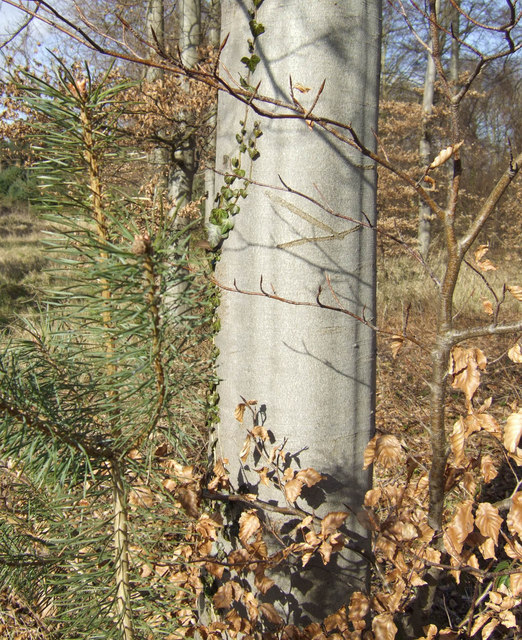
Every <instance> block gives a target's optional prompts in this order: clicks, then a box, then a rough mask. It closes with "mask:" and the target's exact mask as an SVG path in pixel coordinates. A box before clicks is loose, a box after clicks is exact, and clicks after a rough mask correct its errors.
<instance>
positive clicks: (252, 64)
mask: <svg viewBox="0 0 522 640" xmlns="http://www.w3.org/2000/svg"><path fill="white" fill-rule="evenodd" d="M241 62H242V63H243V64H244V65H245V66H246V67H247V68H248V69H249V71H251V72H252V73H254V71H255V70H256V67H257V65H258V64H259V63H260V62H261V58H260V57H259V56H258V55H256V54H255V53H253V54H252V55H251V56H250V58H249V57H248V56H243V57H242V58H241Z"/></svg>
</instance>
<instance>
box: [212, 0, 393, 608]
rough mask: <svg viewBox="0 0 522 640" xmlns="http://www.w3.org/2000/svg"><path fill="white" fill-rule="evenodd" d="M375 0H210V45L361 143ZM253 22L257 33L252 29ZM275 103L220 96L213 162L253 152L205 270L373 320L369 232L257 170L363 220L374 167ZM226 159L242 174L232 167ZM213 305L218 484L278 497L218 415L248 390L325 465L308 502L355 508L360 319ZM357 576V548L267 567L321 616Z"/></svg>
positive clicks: (297, 447)
mask: <svg viewBox="0 0 522 640" xmlns="http://www.w3.org/2000/svg"><path fill="white" fill-rule="evenodd" d="M259 5H260V6H259ZM257 6H259V8H258V9H257V10H256V9H255V7H257ZM380 12H381V3H380V2H379V1H378V0H377V1H375V2H367V3H361V2H359V1H358V0H355V1H347V2H344V3H342V5H340V4H339V3H330V2H323V1H318V0H315V1H313V2H308V3H306V4H303V3H302V2H299V1H298V0H286V1H285V2H267V3H262V4H261V3H259V2H254V3H253V4H251V3H250V2H243V1H240V0H225V1H223V2H222V27H221V28H222V31H221V39H222V40H223V39H224V38H225V37H227V36H228V41H227V44H226V46H225V48H224V50H223V53H222V57H221V61H222V64H223V69H224V70H226V71H224V72H223V73H224V75H225V76H226V78H227V80H228V81H229V82H230V83H231V84H235V83H241V84H242V85H243V86H245V85H249V86H255V87H258V86H259V91H260V92H261V93H262V94H264V95H271V96H274V97H275V98H283V99H286V100H291V95H293V97H294V101H295V104H297V103H300V104H302V105H303V109H304V110H312V109H314V113H320V114H322V115H325V116H328V117H330V118H334V119H338V120H340V121H343V122H351V123H352V124H353V127H354V129H355V130H357V132H358V133H359V135H360V136H361V139H362V140H363V141H364V144H366V145H368V147H370V148H372V147H373V146H374V132H375V129H376V120H377V103H378V86H379V56H380V50H379V44H380V42H379V40H380ZM263 28H264V29H265V30H266V33H264V34H263V35H261V33H262V30H263ZM257 36H259V37H257ZM248 40H250V41H251V44H250V51H249V44H248ZM253 40H255V43H254V42H253ZM247 53H248V54H249V55H246V54H247ZM242 58H243V61H242V62H241V59H242ZM258 59H259V63H258V64H257V60H258ZM227 72H228V74H227ZM325 80H326V82H325V84H324V90H323V91H322V93H321V95H320V97H319V100H318V101H317V104H316V105H315V98H314V97H315V96H316V95H317V94H318V92H319V90H320V87H321V86H322V83H323V81H325ZM304 112H306V111H304ZM279 115H282V111H280V110H278V109H277V107H274V119H271V120H269V121H263V122H262V123H261V124H259V123H256V115H255V113H253V112H252V111H251V110H250V109H249V108H248V107H245V105H244V104H242V103H241V102H238V101H237V100H236V99H233V98H231V97H229V96H226V95H220V101H219V107H218V136H217V154H216V158H217V168H218V170H221V171H222V172H230V173H233V172H234V169H236V172H237V167H238V162H237V160H234V158H235V156H237V154H238V146H239V147H240V151H241V145H245V147H247V148H248V149H249V150H250V151H251V156H252V157H253V158H254V159H255V158H256V156H257V154H258V153H259V154H260V157H259V159H257V160H256V161H255V164H254V166H253V171H252V177H253V179H254V180H255V182H256V183H259V184H253V185H251V186H250V187H249V193H248V196H247V199H246V202H245V204H244V206H243V207H242V210H241V212H240V213H239V214H238V215H237V216H236V218H235V228H234V229H233V231H231V232H230V235H229V237H228V239H226V240H225V241H224V245H223V250H222V256H221V261H220V262H219V264H218V268H217V279H218V281H219V282H220V283H222V284H224V285H226V286H229V287H232V288H233V287H234V282H235V283H236V284H237V286H238V287H239V288H241V289H249V290H257V291H259V289H260V280H261V279H262V287H263V289H264V290H266V291H268V292H270V293H273V292H276V293H277V295H279V296H282V297H285V298H289V299H292V300H301V301H302V300H305V301H314V300H315V298H316V296H317V294H318V291H319V289H320V288H322V289H323V293H322V294H321V300H324V302H325V303H327V302H328V303H331V304H335V303H336V301H337V302H338V303H339V304H342V305H343V306H345V307H346V309H347V310H349V311H350V312H351V313H353V314H355V315H357V316H364V318H366V319H367V320H368V321H373V319H374V317H375V303H374V300H375V236H374V233H373V231H369V230H367V229H366V230H363V229H362V228H361V227H360V226H359V225H358V224H357V223H353V222H347V221H346V220H340V219H335V217H332V216H328V215H327V214H325V213H324V211H321V210H320V208H319V207H315V206H314V205H313V204H312V203H311V202H307V201H306V200H303V199H299V198H297V197H296V196H295V195H293V194H291V193H288V192H282V191H278V190H276V189H271V188H270V187H268V186H263V185H273V186H275V187H276V188H277V187H281V185H282V181H284V182H285V183H286V184H287V185H289V186H290V187H291V188H292V189H295V190H301V191H305V192H308V193H310V192H312V193H313V195H316V196H317V198H319V199H321V200H324V202H326V203H328V206H329V207H331V209H332V210H334V211H336V212H338V213H339V214H341V215H345V216H349V217H351V218H353V219H355V220H357V219H361V220H365V221H371V223H372V224H373V222H374V221H375V187H376V171H375V166H374V164H373V163H372V162H371V161H368V160H366V159H364V158H363V156H362V155H361V154H360V153H358V152H357V151H355V150H353V149H351V148H350V147H349V146H348V145H345V144H343V143H341V142H339V141H338V140H336V138H335V136H328V135H327V134H326V133H325V132H324V131H321V130H320V129H318V128H315V127H313V126H312V125H311V124H310V125H307V123H306V122H305V120H304V119H302V120H286V119H278V116H279ZM259 127H261V129H262V136H261V135H260V131H259ZM236 132H237V137H236ZM257 140H258V141H257ZM238 142H239V143H240V144H239V145H238ZM245 155H246V154H245ZM239 171H240V173H239V175H243V174H242V172H243V171H244V169H240V170H239ZM312 185H315V192H313V186H312ZM222 193H223V191H222ZM225 195H226V194H225ZM219 317H220V324H221V331H220V334H219V336H218V338H217V339H216V344H217V346H218V348H219V360H218V375H219V377H220V379H221V383H220V385H219V388H218V391H219V402H220V422H219V425H218V444H217V450H216V455H217V456H218V457H221V458H226V459H228V461H229V469H230V478H231V482H232V485H233V486H234V487H235V488H236V490H238V491H239V492H245V491H246V492H254V493H258V495H259V496H261V497H265V499H269V500H273V501H277V500H279V504H283V505H284V504H285V502H284V500H283V501H282V502H281V495H280V494H278V493H274V492H270V491H269V490H265V487H264V486H263V485H262V483H260V482H259V476H258V475H257V474H256V473H255V471H254V466H255V465H249V464H247V463H245V464H241V462H240V460H239V454H240V450H241V448H242V446H243V441H244V440H245V436H246V431H245V428H244V427H241V425H240V424H239V423H238V422H236V421H235V420H234V409H235V407H236V405H238V403H240V402H241V398H244V399H246V400H256V401H257V405H256V407H257V414H256V422H257V424H258V425H261V424H263V425H264V427H265V428H267V429H269V430H270V431H271V432H272V433H273V437H274V438H275V439H276V441H277V442H278V443H281V444H282V443H284V450H285V452H287V455H288V456H292V457H295V460H296V461H297V463H298V466H299V467H300V468H301V469H303V470H304V469H307V468H314V469H316V470H317V471H319V472H321V473H323V474H325V480H324V481H323V482H322V483H321V484H320V485H319V486H320V489H318V490H317V487H316V490H310V492H309V494H307V496H306V500H307V501H308V503H309V505H310V506H311V507H313V508H314V509H317V511H318V512H319V513H322V514H325V513H327V512H332V511H346V510H347V509H350V510H354V511H355V510H357V509H358V507H359V506H360V505H361V503H362V499H363V496H364V494H365V492H366V491H367V489H368V488H369V482H370V478H369V475H368V474H367V473H366V472H364V471H362V470H361V459H362V453H363V450H364V447H365V445H366V443H367V442H368V440H369V438H370V437H371V435H372V431H373V424H374V373H375V371H374V358H375V339H374V334H373V331H372V330H371V329H369V328H368V326H365V325H364V324H362V323H361V322H356V321H354V320H353V319H352V318H349V317H348V316H345V315H341V314H335V313H331V312H328V311H325V310H321V309H309V308H306V307H300V306H290V305H289V306H287V305H280V306H277V305H275V304H274V302H273V301H271V300H266V299H263V297H262V296H261V297H255V296H242V295H239V294H237V293H233V292H223V293H222V298H221V305H220V310H219ZM260 464H261V462H260ZM305 502H306V501H305ZM272 526H273V527H274V531H276V534H275V539H277V538H278V537H281V536H283V537H284V532H282V531H279V530H278V526H279V525H278V524H277V522H275V521H274V522H272V523H270V522H267V527H268V528H270V527H272ZM347 526H348V529H350V530H351V531H352V535H353V536H354V537H355V538H357V537H358V536H364V535H365V534H364V533H362V532H361V530H360V528H359V527H358V526H357V524H356V521H355V520H354V519H350V520H349V521H348V525H347ZM367 575H368V571H367V566H366V565H365V563H364V561H361V558H355V557H353V556H352V557H347V556H343V557H340V558H339V559H338V561H336V562H333V563H332V564H331V565H328V566H327V567H319V566H316V567H315V568H314V569H311V570H305V571H303V570H302V569H301V568H300V566H299V567H296V568H295V570H292V569H289V570H288V576H287V580H286V582H285V581H283V580H282V581H281V582H278V585H279V588H280V589H279V592H278V594H277V596H276V598H277V599H278V600H279V605H280V606H282V607H284V608H285V609H286V610H287V612H288V614H289V615H290V617H291V618H292V619H294V620H299V619H301V618H303V619H306V618H322V617H323V616H324V614H325V613H326V612H327V611H328V610H335V609H336V608H338V607H339V606H340V605H341V604H343V603H344V602H346V600H347V598H348V597H349V593H350V592H351V591H353V589H355V588H356V589H364V586H365V583H366V578H367ZM290 590H291V593H290Z"/></svg>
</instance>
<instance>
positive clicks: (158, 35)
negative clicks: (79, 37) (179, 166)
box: [145, 0, 169, 201]
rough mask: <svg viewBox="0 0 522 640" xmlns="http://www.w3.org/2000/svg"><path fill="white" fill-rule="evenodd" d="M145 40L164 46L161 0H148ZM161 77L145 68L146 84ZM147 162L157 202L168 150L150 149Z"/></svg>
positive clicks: (160, 73)
mask: <svg viewBox="0 0 522 640" xmlns="http://www.w3.org/2000/svg"><path fill="white" fill-rule="evenodd" d="M147 39H148V40H149V42H150V43H151V44H154V43H155V42H157V43H158V44H159V46H160V47H164V46H165V7H164V3H163V0H149V4H148V6H147ZM150 53H151V56H152V58H155V57H157V54H156V52H155V50H154V49H153V48H151V51H150ZM163 75H164V71H163V69H157V68H155V67H146V68H145V80H146V81H147V82H156V81H159V80H161V79H162V78H163ZM148 162H149V164H151V165H152V166H153V167H155V173H156V176H157V179H156V184H155V188H154V199H155V201H158V198H161V197H162V196H163V195H164V193H165V191H166V189H167V188H168V179H167V173H168V162H169V152H168V150H167V149H165V147H161V146H158V147H156V148H155V149H152V151H150V153H149V154H148Z"/></svg>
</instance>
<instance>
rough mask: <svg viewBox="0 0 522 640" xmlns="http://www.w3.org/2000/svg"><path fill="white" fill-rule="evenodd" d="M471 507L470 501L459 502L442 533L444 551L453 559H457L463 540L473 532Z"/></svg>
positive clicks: (471, 502)
mask: <svg viewBox="0 0 522 640" xmlns="http://www.w3.org/2000/svg"><path fill="white" fill-rule="evenodd" d="M472 507H473V501H472V500H464V501H463V502H461V504H460V505H459V506H458V507H457V510H456V512H455V515H454V516H453V519H452V520H451V523H450V524H449V526H448V527H447V528H446V531H445V532H444V546H445V547H446V551H447V552H448V553H449V554H450V555H451V556H453V557H457V556H458V555H459V554H460V552H461V551H462V546H463V544H464V540H465V539H466V538H467V537H468V535H469V534H470V533H471V532H472V531H473V515H472V513H471V509H472Z"/></svg>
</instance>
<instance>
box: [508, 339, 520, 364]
mask: <svg viewBox="0 0 522 640" xmlns="http://www.w3.org/2000/svg"><path fill="white" fill-rule="evenodd" d="M508 358H509V359H510V360H512V361H513V362H516V363H517V364H520V363H522V345H521V344H520V342H517V343H515V344H514V345H513V346H512V347H511V349H509V351H508Z"/></svg>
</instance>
